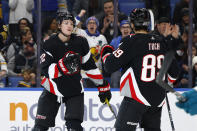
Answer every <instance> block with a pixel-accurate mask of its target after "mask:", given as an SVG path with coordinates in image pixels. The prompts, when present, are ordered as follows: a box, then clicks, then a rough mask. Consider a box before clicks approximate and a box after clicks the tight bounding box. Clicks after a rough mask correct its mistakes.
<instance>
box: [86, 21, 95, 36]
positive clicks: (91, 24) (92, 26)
mask: <svg viewBox="0 0 197 131" xmlns="http://www.w3.org/2000/svg"><path fill="white" fill-rule="evenodd" d="M87 28H88V31H89V32H90V34H95V33H96V28H97V25H96V22H95V21H94V20H90V21H89V22H88V26H87Z"/></svg>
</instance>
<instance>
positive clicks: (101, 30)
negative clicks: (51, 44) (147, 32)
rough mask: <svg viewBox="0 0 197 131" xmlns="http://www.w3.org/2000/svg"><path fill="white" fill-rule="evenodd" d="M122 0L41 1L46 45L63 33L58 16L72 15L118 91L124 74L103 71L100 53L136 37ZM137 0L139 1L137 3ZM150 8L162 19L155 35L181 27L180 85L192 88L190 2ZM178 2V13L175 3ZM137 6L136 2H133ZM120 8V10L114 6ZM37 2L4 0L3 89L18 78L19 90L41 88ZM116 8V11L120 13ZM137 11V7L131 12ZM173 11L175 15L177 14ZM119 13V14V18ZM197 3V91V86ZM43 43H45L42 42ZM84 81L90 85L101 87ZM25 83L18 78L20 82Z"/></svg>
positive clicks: (0, 22) (162, 1)
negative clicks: (20, 88)
mask: <svg viewBox="0 0 197 131" xmlns="http://www.w3.org/2000/svg"><path fill="white" fill-rule="evenodd" d="M124 1H126V0H119V1H118V3H116V4H115V3H114V1H113V0H41V18H42V19H41V23H42V29H41V31H42V36H41V39H42V42H44V41H45V40H47V39H48V38H49V37H50V36H52V35H54V34H56V33H58V25H57V21H56V14H57V12H65V11H69V12H71V13H72V14H73V15H74V16H75V17H76V20H77V21H78V22H77V27H76V28H75V29H74V33H76V34H78V35H81V36H83V37H85V38H86V39H87V40H88V43H89V46H90V51H91V53H92V57H93V59H94V60H95V62H96V65H97V66H98V67H99V69H100V70H102V73H103V76H104V77H105V79H107V80H108V81H109V82H111V87H112V88H118V87H119V79H120V75H121V74H120V71H117V72H115V73H113V74H108V73H107V72H105V71H104V70H103V68H102V63H101V61H100V50H101V47H102V46H103V45H104V44H110V45H112V46H114V48H115V49H117V48H118V45H119V44H120V41H121V39H122V38H124V37H126V36H128V35H131V34H134V32H133V30H132V26H131V23H130V21H129V20H128V12H122V11H121V10H120V9H119V5H118V4H120V2H124ZM135 1H137V0H135ZM138 1H140V2H144V5H145V8H148V9H152V11H153V13H154V19H155V21H156V24H155V30H154V31H153V33H155V34H158V35H161V36H162V37H165V29H166V27H167V26H169V25H170V24H177V25H179V28H180V42H182V43H183V47H181V48H180V49H179V50H177V54H176V58H177V62H178V65H179V66H178V67H177V68H179V69H180V74H179V77H178V78H177V80H176V82H175V84H174V86H175V87H178V88H187V87H188V71H189V67H188V32H189V0H138ZM174 1H175V6H174V8H173V9H172V8H171V3H172V2H174ZM130 2H132V1H130ZM114 5H117V7H114ZM37 8H38V3H37V0H0V49H1V51H0V52H1V53H0V67H1V70H0V79H1V80H0V81H1V82H0V87H11V83H10V80H11V79H10V78H16V80H18V81H17V82H18V83H17V84H15V85H14V86H17V87H28V88H29V87H36V75H37V74H36V69H37V67H38V66H37V43H36V31H37V13H38V12H37ZM115 10H116V11H115ZM130 10H132V9H130ZM172 11H173V13H171V12H172ZM115 13H116V14H115ZM196 21H197V1H196V0H194V2H193V46H192V59H193V60H192V71H193V87H194V86H197V25H196ZM41 44H42V43H41ZM82 76H83V78H84V81H85V82H84V85H85V86H86V87H95V86H94V84H93V83H92V82H91V81H90V80H88V79H86V76H85V74H83V72H82ZM18 77H19V78H20V79H17V78H18Z"/></svg>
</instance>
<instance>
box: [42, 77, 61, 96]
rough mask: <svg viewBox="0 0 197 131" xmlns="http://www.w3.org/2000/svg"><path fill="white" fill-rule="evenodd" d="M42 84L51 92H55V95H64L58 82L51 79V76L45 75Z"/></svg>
mask: <svg viewBox="0 0 197 131" xmlns="http://www.w3.org/2000/svg"><path fill="white" fill-rule="evenodd" d="M41 85H42V86H43V87H44V88H45V89H46V90H48V91H49V92H51V93H52V94H55V95H57V96H61V97H63V95H62V94H61V93H60V92H59V91H58V89H57V85H56V83H55V82H54V81H53V80H52V79H49V78H46V77H45V78H44V79H43V80H42V82H41Z"/></svg>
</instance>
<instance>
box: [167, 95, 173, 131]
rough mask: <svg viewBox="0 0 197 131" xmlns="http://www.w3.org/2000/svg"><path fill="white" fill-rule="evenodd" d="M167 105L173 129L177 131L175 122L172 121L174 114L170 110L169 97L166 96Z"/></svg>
mask: <svg viewBox="0 0 197 131" xmlns="http://www.w3.org/2000/svg"><path fill="white" fill-rule="evenodd" d="M166 104H167V109H168V115H169V118H170V124H171V127H172V131H175V128H174V122H173V119H172V112H171V109H170V104H169V101H168V95H167V94H166Z"/></svg>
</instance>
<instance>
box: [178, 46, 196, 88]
mask: <svg viewBox="0 0 197 131" xmlns="http://www.w3.org/2000/svg"><path fill="white" fill-rule="evenodd" d="M195 56H197V50H196V48H195V46H192V59H193V58H194V57H195ZM180 66H181V72H180V75H179V76H178V79H177V80H176V82H175V83H177V84H178V85H177V87H178V88H188V79H189V76H188V71H189V67H188V50H187V53H185V56H184V57H183V60H182V64H181V65H180Z"/></svg>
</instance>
